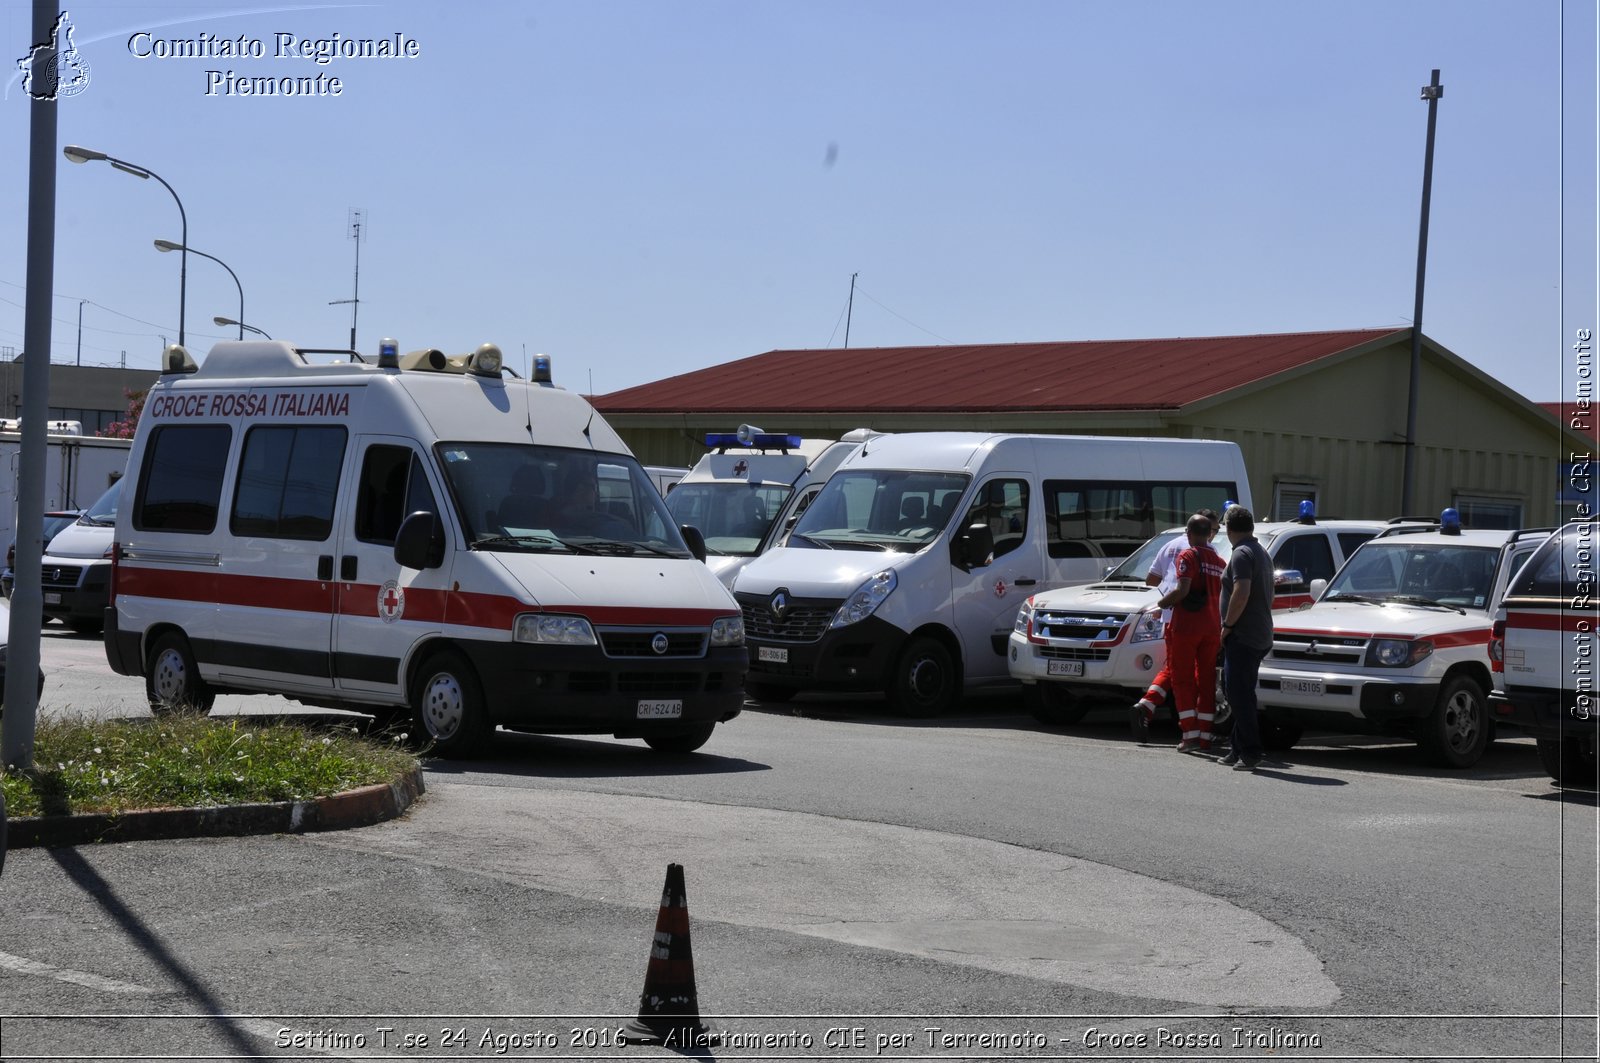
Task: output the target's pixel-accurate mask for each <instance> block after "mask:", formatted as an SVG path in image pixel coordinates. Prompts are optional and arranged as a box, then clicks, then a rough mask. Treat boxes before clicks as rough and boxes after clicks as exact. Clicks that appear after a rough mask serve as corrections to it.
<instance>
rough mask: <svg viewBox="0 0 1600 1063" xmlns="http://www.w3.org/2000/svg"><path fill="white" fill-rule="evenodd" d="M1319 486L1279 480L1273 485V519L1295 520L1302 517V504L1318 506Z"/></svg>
mask: <svg viewBox="0 0 1600 1063" xmlns="http://www.w3.org/2000/svg"><path fill="white" fill-rule="evenodd" d="M1317 494H1318V491H1317V485H1316V484H1308V483H1293V482H1290V481H1287V480H1279V481H1278V482H1277V483H1275V484H1273V485H1272V519H1273V520H1295V519H1297V518H1298V517H1299V516H1300V503H1302V502H1310V503H1311V504H1312V506H1316V505H1317Z"/></svg>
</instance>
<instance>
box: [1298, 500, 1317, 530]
mask: <svg viewBox="0 0 1600 1063" xmlns="http://www.w3.org/2000/svg"><path fill="white" fill-rule="evenodd" d="M1299 519H1300V523H1301V524H1315V523H1316V522H1317V504H1316V503H1315V502H1313V501H1311V499H1309V498H1307V499H1302V500H1301V502H1300V518H1299Z"/></svg>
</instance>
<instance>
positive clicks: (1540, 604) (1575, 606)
mask: <svg viewBox="0 0 1600 1063" xmlns="http://www.w3.org/2000/svg"><path fill="white" fill-rule="evenodd" d="M1597 537H1600V525H1597V524H1596V522H1595V521H1593V520H1584V521H1573V522H1571V523H1569V524H1567V525H1566V526H1565V527H1563V528H1561V529H1559V530H1558V531H1556V532H1555V534H1553V535H1551V536H1550V537H1549V538H1548V539H1547V540H1545V541H1544V543H1543V545H1541V546H1540V547H1539V548H1538V550H1537V551H1536V552H1535V553H1534V555H1533V557H1532V558H1531V559H1529V561H1528V563H1527V564H1526V565H1524V566H1522V567H1521V568H1520V569H1518V571H1517V574H1516V575H1515V576H1513V577H1512V579H1511V584H1510V586H1509V587H1508V588H1507V589H1506V593H1505V596H1504V597H1503V598H1502V599H1501V600H1500V604H1499V607H1498V608H1497V609H1496V610H1495V614H1494V631H1493V635H1492V637H1491V640H1490V643H1489V658H1490V660H1491V661H1492V662H1493V666H1494V671H1495V673H1496V675H1495V678H1496V679H1497V680H1498V681H1499V682H1498V683H1497V689H1496V690H1494V691H1493V692H1491V693H1490V695H1489V705H1490V708H1491V709H1492V710H1493V716H1494V717H1495V719H1497V720H1501V721H1503V722H1505V723H1510V724H1515V725H1516V726H1517V727H1519V728H1521V729H1522V731H1523V732H1524V733H1525V734H1529V735H1532V736H1533V738H1534V739H1535V740H1536V742H1537V743H1538V746H1539V759H1540V760H1541V761H1542V762H1543V763H1544V767H1545V770H1546V771H1548V772H1549V773H1550V777H1551V778H1552V779H1554V780H1555V781H1556V782H1557V783H1561V784H1564V785H1568V784H1573V783H1583V784H1587V785H1589V786H1594V785H1595V784H1596V778H1595V771H1596V759H1595V744H1596V743H1595V738H1596V725H1595V720H1596V718H1597V716H1600V703H1597V700H1596V697H1597V691H1596V682H1595V675H1596V669H1597V668H1600V653H1597V647H1596V644H1595V640H1596V638H1597V637H1600V636H1597V635H1596V632H1597V631H1600V597H1597V594H1596V586H1595V572H1596V564H1595V558H1596V549H1595V547H1596V538H1597Z"/></svg>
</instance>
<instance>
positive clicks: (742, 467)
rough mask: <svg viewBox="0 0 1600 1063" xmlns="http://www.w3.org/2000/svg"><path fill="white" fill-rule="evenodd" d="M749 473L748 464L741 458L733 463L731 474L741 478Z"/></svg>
mask: <svg viewBox="0 0 1600 1063" xmlns="http://www.w3.org/2000/svg"><path fill="white" fill-rule="evenodd" d="M749 471H750V463H749V462H747V461H745V460H744V459H743V458H740V459H739V460H738V461H736V462H734V463H733V474H734V475H735V476H743V475H744V474H745V473H747V472H749Z"/></svg>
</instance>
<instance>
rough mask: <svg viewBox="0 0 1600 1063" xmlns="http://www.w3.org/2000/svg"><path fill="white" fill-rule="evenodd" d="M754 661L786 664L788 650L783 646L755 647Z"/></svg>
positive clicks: (787, 661)
mask: <svg viewBox="0 0 1600 1063" xmlns="http://www.w3.org/2000/svg"><path fill="white" fill-rule="evenodd" d="M756 660H758V661H771V662H772V663H773V664H788V663H789V650H788V649H787V648H786V647H783V646H757V647H756Z"/></svg>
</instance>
